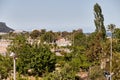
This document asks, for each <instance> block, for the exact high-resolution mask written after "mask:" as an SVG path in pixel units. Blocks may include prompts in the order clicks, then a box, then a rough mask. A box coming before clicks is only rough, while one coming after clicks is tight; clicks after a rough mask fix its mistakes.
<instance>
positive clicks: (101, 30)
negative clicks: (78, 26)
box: [94, 3, 106, 39]
mask: <svg viewBox="0 0 120 80" xmlns="http://www.w3.org/2000/svg"><path fill="white" fill-rule="evenodd" d="M94 16H95V19H94V23H95V26H96V32H97V33H98V34H100V35H101V39H105V37H106V30H105V26H104V17H103V14H102V9H101V7H100V5H99V4H98V3H96V4H95V5H94Z"/></svg>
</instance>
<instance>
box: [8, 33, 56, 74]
mask: <svg viewBox="0 0 120 80" xmlns="http://www.w3.org/2000/svg"><path fill="white" fill-rule="evenodd" d="M8 50H9V51H11V52H14V53H16V54H17V56H18V59H17V61H16V62H17V63H16V65H17V71H18V72H19V73H20V74H24V75H26V74H28V75H38V76H41V75H43V74H44V73H46V72H50V71H53V70H54V68H55V64H56V57H55V54H54V53H52V52H51V51H50V48H49V47H48V45H45V44H42V43H40V44H37V43H35V44H30V43H29V42H28V41H27V39H26V38H25V37H24V36H22V35H19V36H17V37H15V39H13V41H12V44H11V45H10V46H9V48H8Z"/></svg>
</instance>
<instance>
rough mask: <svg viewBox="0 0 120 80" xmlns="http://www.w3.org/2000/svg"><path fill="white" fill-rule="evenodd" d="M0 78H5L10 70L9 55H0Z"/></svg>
mask: <svg viewBox="0 0 120 80" xmlns="http://www.w3.org/2000/svg"><path fill="white" fill-rule="evenodd" d="M0 65H1V66H0V79H6V78H7V77H8V76H10V74H11V71H12V62H11V59H10V57H8V56H2V55H0Z"/></svg>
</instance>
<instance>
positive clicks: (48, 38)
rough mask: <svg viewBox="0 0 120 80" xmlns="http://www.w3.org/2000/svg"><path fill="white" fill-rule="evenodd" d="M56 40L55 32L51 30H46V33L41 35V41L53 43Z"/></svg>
mask: <svg viewBox="0 0 120 80" xmlns="http://www.w3.org/2000/svg"><path fill="white" fill-rule="evenodd" d="M54 40H55V35H54V33H53V32H51V31H49V32H46V33H45V34H44V35H42V36H41V41H42V42H47V43H51V42H53V41H54Z"/></svg>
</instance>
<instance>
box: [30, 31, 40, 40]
mask: <svg viewBox="0 0 120 80" xmlns="http://www.w3.org/2000/svg"><path fill="white" fill-rule="evenodd" d="M30 36H31V38H32V39H36V38H37V37H38V36H40V31H38V30H33V31H32V32H31V34H30Z"/></svg>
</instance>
